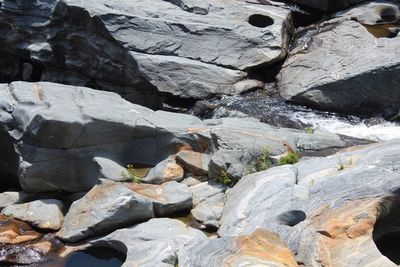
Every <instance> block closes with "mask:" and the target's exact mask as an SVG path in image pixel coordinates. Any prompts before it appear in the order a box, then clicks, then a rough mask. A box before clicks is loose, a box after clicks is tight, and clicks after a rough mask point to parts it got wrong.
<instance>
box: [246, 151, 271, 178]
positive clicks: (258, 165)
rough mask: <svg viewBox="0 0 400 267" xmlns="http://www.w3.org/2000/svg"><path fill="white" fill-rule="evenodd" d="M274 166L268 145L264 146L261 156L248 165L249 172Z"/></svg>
mask: <svg viewBox="0 0 400 267" xmlns="http://www.w3.org/2000/svg"><path fill="white" fill-rule="evenodd" d="M271 167H272V161H271V158H270V154H269V149H268V147H264V148H263V150H262V152H261V157H260V158H259V159H258V160H256V161H255V162H254V163H252V164H250V165H249V167H248V173H249V174H250V173H254V172H261V171H266V170H268V169H269V168H271Z"/></svg>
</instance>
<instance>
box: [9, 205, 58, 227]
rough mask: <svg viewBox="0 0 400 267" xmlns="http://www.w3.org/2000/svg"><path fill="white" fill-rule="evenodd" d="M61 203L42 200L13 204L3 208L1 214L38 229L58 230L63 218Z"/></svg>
mask: <svg viewBox="0 0 400 267" xmlns="http://www.w3.org/2000/svg"><path fill="white" fill-rule="evenodd" d="M63 207H64V205H63V203H62V202H61V201H60V200H57V199H42V200H36V201H33V202H28V203H24V204H14V205H9V206H7V207H5V208H4V209H3V210H2V213H3V214H4V215H6V216H11V217H13V218H15V219H18V220H22V221H25V222H28V223H30V224H31V225H33V226H35V227H38V228H40V229H46V230H58V229H60V228H61V225H62V223H63V219H64V216H63V214H62V210H63Z"/></svg>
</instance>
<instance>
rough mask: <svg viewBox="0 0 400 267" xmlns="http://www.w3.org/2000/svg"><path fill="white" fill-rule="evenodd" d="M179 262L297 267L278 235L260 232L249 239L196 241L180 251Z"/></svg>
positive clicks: (184, 266)
mask: <svg viewBox="0 0 400 267" xmlns="http://www.w3.org/2000/svg"><path fill="white" fill-rule="evenodd" d="M178 259H179V266H183V267H191V266H204V267H206V266H207V267H208V266H209V267H211V266H232V267H239V266H269V267H278V266H282V267H283V266H286V267H297V266H298V265H297V263H296V260H295V258H294V256H293V254H292V252H291V251H290V249H288V248H287V247H286V245H285V244H284V242H283V241H282V240H281V239H280V238H279V236H278V235H276V234H274V233H270V232H267V231H265V230H261V229H259V230H256V231H254V232H253V233H251V234H249V235H247V236H238V237H223V238H220V239H216V240H193V241H191V242H189V243H188V244H186V245H185V246H183V248H181V249H180V250H179V251H178Z"/></svg>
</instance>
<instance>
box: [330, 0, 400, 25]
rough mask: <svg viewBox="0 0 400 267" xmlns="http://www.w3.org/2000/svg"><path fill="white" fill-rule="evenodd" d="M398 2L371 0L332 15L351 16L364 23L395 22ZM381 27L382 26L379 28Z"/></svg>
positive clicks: (398, 12) (381, 23) (399, 15)
mask: <svg viewBox="0 0 400 267" xmlns="http://www.w3.org/2000/svg"><path fill="white" fill-rule="evenodd" d="M399 7H400V4H399V3H396V2H395V1H384V0H380V1H372V2H367V3H365V4H361V5H358V6H356V7H352V8H350V9H348V10H345V11H341V12H338V13H336V14H334V15H333V16H334V17H345V18H353V20H354V19H355V20H357V21H358V22H359V23H362V24H364V25H370V26H372V25H383V26H384V24H388V23H389V24H396V22H397V20H398V18H399V17H400V10H399ZM381 29H383V28H381Z"/></svg>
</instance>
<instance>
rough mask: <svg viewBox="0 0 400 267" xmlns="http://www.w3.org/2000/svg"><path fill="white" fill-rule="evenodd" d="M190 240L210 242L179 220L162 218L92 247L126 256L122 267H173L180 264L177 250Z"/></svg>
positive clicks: (96, 243) (120, 233)
mask: <svg viewBox="0 0 400 267" xmlns="http://www.w3.org/2000/svg"><path fill="white" fill-rule="evenodd" d="M191 240H207V237H206V236H205V234H204V233H202V232H201V231H199V230H196V229H193V228H191V227H188V226H187V225H185V224H184V223H182V222H180V221H178V220H173V219H168V218H159V219H151V220H149V221H148V222H145V223H141V224H138V225H135V226H133V227H130V228H125V229H120V230H117V231H115V232H113V233H111V234H109V235H108V236H106V237H103V238H100V239H97V240H93V241H90V244H91V245H92V246H101V247H110V248H113V249H117V250H119V251H121V252H123V253H126V255H127V256H126V261H125V263H124V264H123V266H146V267H147V266H148V267H151V266H162V267H167V266H169V267H173V266H176V265H177V263H178V261H177V256H176V252H177V250H178V249H180V248H181V247H182V246H183V245H184V244H186V243H188V242H189V241H191ZM179 264H180V263H179Z"/></svg>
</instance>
